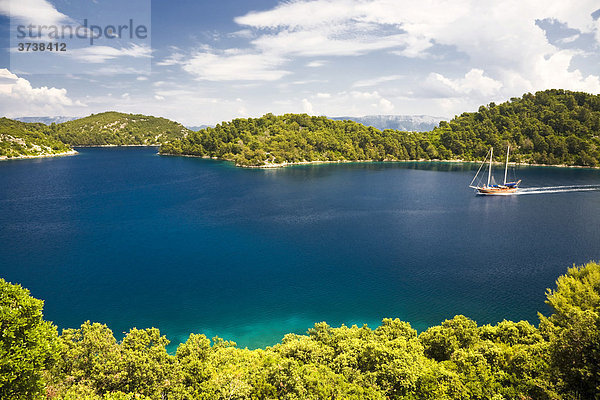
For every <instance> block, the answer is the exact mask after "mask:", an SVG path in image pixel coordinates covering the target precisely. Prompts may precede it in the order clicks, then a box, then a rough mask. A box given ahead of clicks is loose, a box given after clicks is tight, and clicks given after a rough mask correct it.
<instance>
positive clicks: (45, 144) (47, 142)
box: [0, 118, 73, 158]
mask: <svg viewBox="0 0 600 400" xmlns="http://www.w3.org/2000/svg"><path fill="white" fill-rule="evenodd" d="M72 150H73V149H71V146H69V145H67V144H65V143H63V142H61V141H60V140H57V139H55V138H53V137H52V128H50V127H48V126H46V125H44V124H40V123H25V122H19V121H14V120H12V119H8V118H0V158H13V157H20V156H37V157H39V156H48V155H57V154H62V153H66V152H70V151H72Z"/></svg>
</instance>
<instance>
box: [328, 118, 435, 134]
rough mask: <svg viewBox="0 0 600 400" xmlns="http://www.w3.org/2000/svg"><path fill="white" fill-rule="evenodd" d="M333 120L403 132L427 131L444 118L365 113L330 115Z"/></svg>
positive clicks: (381, 129)
mask: <svg viewBox="0 0 600 400" xmlns="http://www.w3.org/2000/svg"><path fill="white" fill-rule="evenodd" d="M331 119H334V120H341V121H343V120H350V121H354V122H358V123H359V124H363V125H365V126H372V127H373V128H377V129H379V130H380V131H383V130H385V129H395V130H398V131H405V132H427V131H430V130H432V129H433V128H435V127H437V126H438V124H439V123H440V122H441V121H444V120H446V118H440V117H431V116H429V115H365V116H363V117H331Z"/></svg>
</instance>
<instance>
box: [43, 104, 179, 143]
mask: <svg viewBox="0 0 600 400" xmlns="http://www.w3.org/2000/svg"><path fill="white" fill-rule="evenodd" d="M190 132H191V131H190V130H189V129H187V128H185V127H184V126H183V125H181V124H179V123H177V122H174V121H171V120H168V119H166V118H158V117H152V116H147V115H141V114H125V113H119V112H114V111H108V112H104V113H100V114H92V115H90V116H88V117H84V118H79V119H76V120H73V121H67V122H64V123H61V124H58V125H57V130H56V135H55V137H56V138H57V139H59V140H60V141H62V142H64V143H68V144H70V145H73V146H107V145H114V146H125V145H144V146H150V145H159V144H161V143H166V142H169V141H171V140H174V139H179V138H182V137H184V136H185V135H187V134H188V133H190Z"/></svg>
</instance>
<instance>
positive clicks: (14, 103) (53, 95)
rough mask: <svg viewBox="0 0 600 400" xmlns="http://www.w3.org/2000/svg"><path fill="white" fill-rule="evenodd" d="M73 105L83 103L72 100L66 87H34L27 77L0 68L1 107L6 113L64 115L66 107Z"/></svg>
mask: <svg viewBox="0 0 600 400" xmlns="http://www.w3.org/2000/svg"><path fill="white" fill-rule="evenodd" d="M24 105H25V106H24ZM72 106H83V104H82V103H80V102H75V101H73V100H71V98H69V97H68V96H67V90H66V89H59V88H55V87H50V88H49V87H47V86H42V87H33V86H32V85H31V83H30V82H29V81H28V80H27V79H24V78H20V77H18V76H17V75H15V74H13V73H12V72H10V71H9V70H8V69H0V109H1V110H2V112H3V114H4V115H6V116H13V117H14V116H24V115H25V114H27V115H58V114H62V115H64V112H65V107H72ZM69 115H71V114H69Z"/></svg>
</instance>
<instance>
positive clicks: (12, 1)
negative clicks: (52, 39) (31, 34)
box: [0, 0, 69, 25]
mask: <svg viewBox="0 0 600 400" xmlns="http://www.w3.org/2000/svg"><path fill="white" fill-rule="evenodd" d="M0 14H2V15H5V16H7V17H10V18H15V19H17V20H19V22H21V23H22V24H24V25H28V24H30V23H31V24H34V25H59V24H60V23H61V22H66V21H69V17H67V16H66V15H65V14H63V13H61V12H59V11H58V10H57V9H56V8H55V7H54V6H53V5H52V4H51V3H50V2H49V1H46V0H0Z"/></svg>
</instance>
